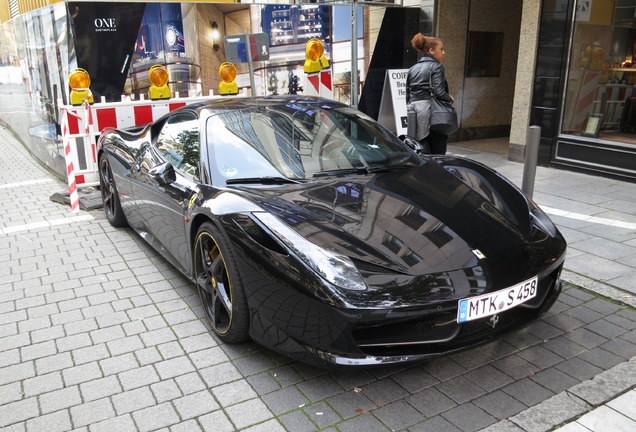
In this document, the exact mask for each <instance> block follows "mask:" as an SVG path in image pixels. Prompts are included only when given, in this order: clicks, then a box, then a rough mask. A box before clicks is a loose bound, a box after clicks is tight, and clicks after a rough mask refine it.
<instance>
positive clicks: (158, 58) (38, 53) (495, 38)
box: [0, 0, 636, 180]
mask: <svg viewBox="0 0 636 432" xmlns="http://www.w3.org/2000/svg"><path fill="white" fill-rule="evenodd" d="M351 3H352V4H353V3H354V2H351ZM630 3H631V5H630ZM355 4H356V5H358V8H357V10H356V11H355V13H354V12H352V8H351V5H346V4H344V5H343V4H342V2H330V1H322V2H321V1H318V2H311V3H309V2H307V3H305V2H295V1H281V2H276V3H275V4H272V2H267V4H265V3H263V4H255V3H239V2H218V3H216V2H206V3H196V2H192V3H190V2H185V3H168V2H154V3H152V2H147V3H146V2H143V3H135V2H102V1H93V2H86V1H75V2H73V1H68V2H51V1H47V2H44V1H42V0H39V1H37V2H36V1H30V2H26V1H19V0H18V1H15V0H0V121H1V122H3V123H5V124H7V125H9V126H10V127H11V129H12V130H13V131H14V132H15V133H16V134H17V135H18V136H19V137H20V138H21V139H22V141H23V142H24V143H25V144H26V145H27V147H28V148H29V149H30V150H31V151H32V152H33V153H34V154H35V155H36V156H37V157H38V158H39V159H40V160H41V161H43V162H44V163H45V164H46V165H48V166H49V167H50V168H51V169H52V170H53V171H55V172H58V173H60V174H61V175H62V176H63V175H64V172H65V171H64V169H65V168H64V163H63V152H62V146H61V143H60V140H59V132H60V131H59V129H60V124H59V121H58V116H59V109H58V104H59V103H60V101H62V102H63V103H67V102H68V96H69V87H68V83H67V77H68V75H69V73H70V72H71V71H72V70H74V69H75V68H78V67H79V68H83V69H86V70H87V71H88V72H89V74H90V76H91V90H92V92H93V93H94V95H95V96H96V101H97V102H99V101H100V100H105V101H109V102H111V101H118V100H121V98H122V97H124V98H130V99H133V100H134V99H135V98H137V99H138V98H139V97H140V96H141V95H142V94H145V93H146V92H147V89H148V86H149V82H148V69H149V68H150V67H151V66H153V65H154V64H156V63H160V64H162V65H164V66H166V67H167V68H168V70H169V75H170V87H171V90H172V92H173V94H176V93H178V94H180V95H181V97H184V96H207V95H210V94H215V93H216V92H217V89H218V85H219V81H220V78H219V75H218V69H219V66H220V65H221V64H222V63H223V62H225V61H226V60H227V56H228V54H229V53H228V52H226V49H227V46H226V43H225V38H224V37H226V36H232V35H241V34H245V33H250V34H257V33H265V34H266V35H267V37H268V38H269V44H270V52H269V53H268V60H267V61H263V62H258V63H255V64H253V65H252V66H253V68H252V69H251V70H250V69H248V67H247V65H246V64H237V65H236V66H237V69H238V78H237V82H238V84H239V87H240V88H241V91H242V92H246V93H248V94H286V93H296V94H297V93H302V83H303V82H304V76H303V69H302V65H303V62H304V56H305V53H304V44H305V42H306V40H307V39H308V38H309V37H318V38H320V39H322V40H324V42H325V51H326V55H327V58H329V60H330V63H331V64H330V67H331V71H332V75H333V82H334V87H333V88H334V98H336V99H339V100H342V101H345V102H349V103H352V104H353V103H355V104H358V106H359V108H360V109H361V110H363V111H365V112H366V113H367V114H369V115H371V116H372V117H376V118H377V114H378V113H377V112H378V109H379V106H380V102H381V99H382V97H383V82H384V78H385V74H386V71H387V70H389V69H408V67H410V66H411V65H412V64H414V63H415V62H416V61H417V59H418V53H417V52H415V50H413V48H412V47H411V46H410V39H411V37H412V36H413V35H414V34H415V33H416V32H418V31H419V32H422V33H425V34H434V35H436V36H438V37H440V38H441V39H442V40H444V42H445V47H446V51H447V57H446V61H445V68H446V75H447V78H448V82H449V87H450V90H451V93H452V94H453V96H454V97H455V105H456V107H457V110H458V114H459V118H460V129H459V130H458V131H457V132H456V133H455V134H453V136H451V141H467V140H475V139H482V138H493V137H509V143H510V144H509V149H508V157H509V159H511V160H517V161H522V160H523V156H524V150H525V145H526V134H527V130H528V127H529V126H531V125H538V126H541V132H542V133H541V142H540V151H539V155H540V156H539V163H540V164H542V165H545V166H554V167H561V168H567V169H577V170H582V171H586V172H591V173H598V174H603V175H614V176H620V177H621V178H624V179H626V180H634V179H636V168H635V167H636V159H635V157H636V144H635V143H636V140H634V141H632V138H631V136H632V133H633V132H634V131H636V114H635V115H634V124H633V123H632V119H631V114H630V113H631V112H632V111H633V112H634V113H636V104H634V107H632V105H631V98H632V97H633V96H636V94H634V95H632V88H633V85H634V82H636V79H635V78H634V77H635V76H636V72H634V70H636V69H635V68H633V67H632V63H633V60H634V59H633V56H634V54H633V52H634V51H633V50H634V48H633V46H634V45H635V44H634V42H633V39H634V37H633V34H634V29H633V21H634V2H633V1H631V2H630V1H625V0H542V1H536V0H443V1H440V0H413V1H409V0H402V1H400V0H395V1H391V0H388V1H386V2H382V1H379V2H378V1H373V2H365V1H359V2H355ZM396 29H399V32H396ZM354 32H355V36H353V37H352V35H353V33H354ZM354 44H355V48H356V49H355V50H354V49H352V47H353V46H354ZM353 55H355V56H356V59H355V60H354V61H352V56H353ZM632 69H633V70H632ZM254 78H255V80H254V81H253V82H254V85H252V81H251V79H254ZM352 82H353V83H354V84H355V83H358V84H359V85H358V86H356V87H352ZM354 90H355V91H354ZM358 95H359V97H358ZM352 98H354V99H355V100H354V101H352Z"/></svg>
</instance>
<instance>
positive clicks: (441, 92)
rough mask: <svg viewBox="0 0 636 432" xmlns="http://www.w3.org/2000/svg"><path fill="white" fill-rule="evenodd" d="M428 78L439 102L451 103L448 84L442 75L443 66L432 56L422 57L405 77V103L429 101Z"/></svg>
mask: <svg viewBox="0 0 636 432" xmlns="http://www.w3.org/2000/svg"><path fill="white" fill-rule="evenodd" d="M429 76H430V79H432V81H433V85H432V88H433V92H434V93H435V97H436V98H437V99H439V100H443V101H447V102H452V101H453V100H452V99H451V97H450V95H449V94H448V83H447V82H446V76H445V75H444V66H443V65H442V64H441V63H440V62H438V61H437V60H435V58H433V56H430V55H424V56H423V57H422V58H421V59H420V60H419V61H418V62H417V63H415V64H414V65H413V66H412V67H411V68H410V69H409V73H408V75H407V76H406V103H407V104H408V103H409V102H411V101H417V100H423V99H430V98H431V91H430V89H431V87H430V86H429Z"/></svg>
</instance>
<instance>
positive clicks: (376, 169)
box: [367, 163, 417, 174]
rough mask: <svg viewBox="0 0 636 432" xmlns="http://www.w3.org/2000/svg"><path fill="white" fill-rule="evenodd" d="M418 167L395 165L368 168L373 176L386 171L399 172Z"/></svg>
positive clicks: (405, 164) (406, 164)
mask: <svg viewBox="0 0 636 432" xmlns="http://www.w3.org/2000/svg"><path fill="white" fill-rule="evenodd" d="M416 166H417V165H416V164H412V163H404V164H394V165H377V166H370V167H367V172H368V173H369V174H371V173H379V172H386V171H399V170H402V169H405V168H413V167H416Z"/></svg>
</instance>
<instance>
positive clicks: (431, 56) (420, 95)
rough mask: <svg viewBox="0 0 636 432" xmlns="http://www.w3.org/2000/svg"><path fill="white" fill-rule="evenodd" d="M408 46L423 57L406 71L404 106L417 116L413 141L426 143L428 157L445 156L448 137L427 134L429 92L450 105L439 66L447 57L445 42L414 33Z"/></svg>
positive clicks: (443, 76) (446, 87)
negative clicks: (431, 155) (429, 150)
mask: <svg viewBox="0 0 636 432" xmlns="http://www.w3.org/2000/svg"><path fill="white" fill-rule="evenodd" d="M411 45H412V46H413V48H415V49H416V50H418V51H420V52H421V53H422V54H423V56H422V58H421V59H420V60H419V61H418V62H417V63H416V64H415V65H413V66H412V67H411V68H410V69H409V73H408V75H407V77H406V104H407V106H408V109H409V110H413V111H415V112H416V113H417V132H416V135H415V138H416V139H417V140H418V141H420V143H422V144H424V143H428V145H429V147H430V149H431V153H433V154H446V145H447V142H448V135H443V134H439V133H436V132H434V131H432V130H430V118H431V102H430V100H431V92H433V94H434V96H435V97H436V98H437V99H439V100H442V101H446V102H450V103H452V102H453V97H452V96H451V95H450V94H448V83H447V82H446V76H445V75H444V66H443V65H442V63H441V62H442V60H444V57H445V56H446V51H444V42H442V40H441V39H438V38H436V37H432V36H424V35H423V34H421V33H417V34H416V35H415V36H413V39H411ZM409 105H410V106H409Z"/></svg>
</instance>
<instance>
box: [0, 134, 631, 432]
mask: <svg viewBox="0 0 636 432" xmlns="http://www.w3.org/2000/svg"><path fill="white" fill-rule="evenodd" d="M0 152H2V154H3V155H4V157H3V158H2V159H0V208H1V213H0V214H2V218H1V221H0V229H1V230H2V231H0V430H2V431H11V432H13V431H28V432H32V431H47V432H49V431H53V432H54V431H68V430H78V431H91V432H93V431H115V430H116V431H154V430H161V431H171V432H176V431H235V430H242V431H243V430H245V431H294V432H295V431H313V430H329V431H340V432H344V431H391V430H408V431H412V432H415V431H424V430H436V431H437V430H439V431H476V430H481V429H484V428H487V430H526V431H540V430H546V431H547V430H551V429H553V428H555V427H556V426H558V425H561V424H564V423H565V422H567V421H568V420H571V419H575V418H576V417H577V416H579V415H582V414H583V413H585V412H586V411H587V410H589V409H591V408H593V407H594V406H597V405H599V404H602V403H604V402H606V401H609V400H611V399H613V398H614V397H615V396H617V395H619V394H621V393H623V392H625V391H627V390H629V389H630V388H633V387H634V384H636V376H634V375H635V372H634V370H635V367H634V365H635V362H636V360H634V356H636V310H635V309H634V308H633V307H631V306H629V305H626V304H625V303H620V302H617V301H613V300H611V299H608V298H606V297H602V296H600V295H599V294H597V293H596V292H594V291H592V290H589V289H584V288H581V287H579V286H577V285H574V284H566V287H565V290H564V292H563V295H562V296H561V297H560V298H559V300H558V301H557V303H556V304H555V306H554V307H553V309H552V310H551V311H550V312H549V313H548V314H546V315H545V316H544V317H543V318H542V319H541V320H539V321H537V322H536V323H534V324H533V325H531V326H529V327H527V328H526V329H524V330H523V331H520V332H517V333H514V334H511V335H508V336H506V337H504V338H502V339H500V340H498V341H495V342H492V343H490V344H488V345H485V346H483V347H480V348H477V349H473V350H470V351H466V352H463V353H460V354H455V355H451V356H447V357H444V358H441V359H437V360H434V361H431V362H428V363H423V364H416V365H410V366H391V367H382V368H372V369H365V370H359V371H326V370H322V369H316V368H313V367H309V366H307V365H304V364H301V363H298V362H294V361H291V360H289V359H287V358H285V357H282V356H280V355H277V354H275V353H273V352H272V351H270V350H268V349H265V348H262V347H259V346H257V345H255V344H253V343H245V344H240V345H228V344H224V343H222V342H220V341H218V340H217V339H216V338H215V337H214V336H212V335H211V334H210V332H209V329H208V327H207V325H206V322H205V320H204V318H203V313H202V310H201V308H200V305H199V299H198V295H197V292H196V289H195V287H194V286H193V285H192V284H190V283H189V281H187V280H186V279H185V278H184V277H183V276H181V275H180V274H179V273H178V272H177V271H176V270H175V269H173V268H172V267H171V266H170V265H169V264H167V263H166V262H165V261H164V260H163V259H162V258H161V257H160V256H159V255H158V254H157V253H156V252H154V251H153V250H152V249H151V248H150V247H148V246H147V245H146V244H145V243H144V242H143V241H142V240H141V239H140V238H139V237H138V236H137V235H136V234H135V233H134V232H133V231H132V230H129V229H115V228H112V227H111V226H110V225H109V224H108V222H107V221H106V219H105V218H104V216H103V214H102V212H101V211H90V212H84V211H83V212H81V213H80V215H79V217H75V216H73V215H72V214H70V213H69V211H68V208H67V207H65V206H62V205H59V204H55V203H53V202H51V201H50V200H49V199H48V197H49V196H50V195H51V194H53V193H54V192H57V191H59V190H63V189H64V187H65V185H64V184H63V183H62V182H60V181H59V180H56V179H55V178H53V177H52V176H51V175H50V174H49V173H48V172H47V171H46V170H44V169H42V168H41V167H40V166H39V165H37V164H36V163H34V162H33V161H32V159H31V158H30V156H29V155H28V153H27V152H26V151H24V149H23V148H21V146H20V144H19V143H18V142H17V141H16V140H15V138H14V137H12V136H11V135H10V134H9V133H8V132H7V131H6V130H5V129H3V128H2V127H0ZM16 184H18V185H16ZM615 289H618V288H617V287H615ZM546 413H548V415H546Z"/></svg>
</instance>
